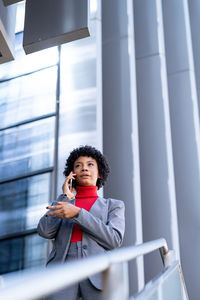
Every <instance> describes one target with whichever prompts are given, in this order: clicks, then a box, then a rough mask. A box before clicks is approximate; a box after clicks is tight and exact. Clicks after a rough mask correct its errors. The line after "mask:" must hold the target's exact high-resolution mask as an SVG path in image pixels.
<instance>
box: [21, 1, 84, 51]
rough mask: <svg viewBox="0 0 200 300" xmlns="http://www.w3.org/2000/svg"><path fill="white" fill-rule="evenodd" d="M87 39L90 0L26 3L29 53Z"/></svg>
mask: <svg viewBox="0 0 200 300" xmlns="http://www.w3.org/2000/svg"><path fill="white" fill-rule="evenodd" d="M87 36H89V29H88V0H59V1H56V0H26V8H25V23H24V39H23V47H24V51H25V53H26V54H29V53H32V52H36V51H39V50H42V49H46V48H49V47H53V46H58V45H61V44H64V43H67V42H71V41H74V40H78V39H81V38H84V37H87Z"/></svg>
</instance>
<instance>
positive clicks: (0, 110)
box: [0, 67, 57, 128]
mask: <svg viewBox="0 0 200 300" xmlns="http://www.w3.org/2000/svg"><path fill="white" fill-rule="evenodd" d="M56 81H57V67H52V68H47V69H44V70H42V71H40V72H35V73H32V74H29V75H27V76H20V77H17V78H15V79H13V80H8V81H5V82H2V83H1V84H0V95H1V103H0V128H2V127H6V126H9V125H12V124H15V123H17V122H22V121H24V120H27V119H30V118H34V117H38V116H40V115H45V114H48V113H53V112H55V99H56Z"/></svg>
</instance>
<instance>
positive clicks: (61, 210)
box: [46, 202, 81, 220]
mask: <svg viewBox="0 0 200 300" xmlns="http://www.w3.org/2000/svg"><path fill="white" fill-rule="evenodd" d="M56 203H57V204H58V205H52V206H47V209H53V211H52V212H49V213H48V214H46V216H47V217H48V216H54V217H55V218H60V219H63V220H64V219H69V218H73V217H75V216H76V215H77V214H78V213H79V212H80V210H81V209H80V208H79V207H77V206H75V205H73V204H71V203H68V202H56Z"/></svg>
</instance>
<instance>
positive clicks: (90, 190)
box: [76, 186, 98, 198]
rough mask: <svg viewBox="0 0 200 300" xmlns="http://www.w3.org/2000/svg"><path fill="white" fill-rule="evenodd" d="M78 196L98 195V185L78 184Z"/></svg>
mask: <svg viewBox="0 0 200 300" xmlns="http://www.w3.org/2000/svg"><path fill="white" fill-rule="evenodd" d="M76 191H77V194H76V197H79V198H80V197H83V198H84V197H97V196H98V195H97V186H76Z"/></svg>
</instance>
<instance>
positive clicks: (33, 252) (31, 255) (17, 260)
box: [0, 234, 48, 274]
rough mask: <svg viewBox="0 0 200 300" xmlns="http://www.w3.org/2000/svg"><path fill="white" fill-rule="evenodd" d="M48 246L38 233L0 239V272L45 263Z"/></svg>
mask: <svg viewBox="0 0 200 300" xmlns="http://www.w3.org/2000/svg"><path fill="white" fill-rule="evenodd" d="M47 248H48V241H47V240H45V239H42V238H41V237H39V236H38V235H37V234H34V235H30V236H26V237H19V238H13V239H10V240H5V241H0V274H5V273H9V272H14V271H18V270H21V269H24V268H31V267H36V266H42V265H45V261H46V255H47V250H48V249H47Z"/></svg>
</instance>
